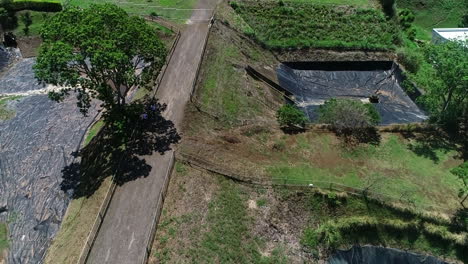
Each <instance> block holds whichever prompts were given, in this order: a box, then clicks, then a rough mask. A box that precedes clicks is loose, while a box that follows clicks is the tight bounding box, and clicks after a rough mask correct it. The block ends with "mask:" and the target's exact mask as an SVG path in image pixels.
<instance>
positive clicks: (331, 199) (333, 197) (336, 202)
mask: <svg viewBox="0 0 468 264" xmlns="http://www.w3.org/2000/svg"><path fill="white" fill-rule="evenodd" d="M327 204H328V205H329V206H331V207H336V206H340V205H341V199H340V197H338V195H337V194H336V193H335V192H329V193H328V194H327Z"/></svg>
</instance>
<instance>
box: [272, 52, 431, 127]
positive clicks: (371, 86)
mask: <svg viewBox="0 0 468 264" xmlns="http://www.w3.org/2000/svg"><path fill="white" fill-rule="evenodd" d="M276 73H277V76H278V80H279V83H280V85H281V86H282V87H283V88H284V89H286V90H287V91H288V92H289V93H291V94H292V95H293V97H294V100H295V103H296V105H297V106H298V107H299V108H301V109H302V110H303V111H304V112H305V113H306V115H307V116H308V117H309V119H310V120H311V121H313V120H315V119H316V118H317V109H318V108H319V106H320V105H322V104H323V103H324V102H325V101H326V100H328V99H331V98H353V99H356V100H361V101H363V102H370V101H372V100H370V98H375V97H376V98H378V102H374V103H375V106H376V108H377V111H378V112H379V113H380V116H381V125H389V124H405V123H415V122H421V121H424V120H425V119H427V116H426V114H425V113H424V112H423V111H422V110H421V109H420V108H419V107H418V106H417V105H416V104H415V102H414V101H413V100H412V99H411V98H410V97H409V96H408V94H407V93H406V92H405V91H404V90H403V89H402V86H401V85H402V82H403V81H404V75H403V74H402V71H401V69H400V68H399V66H398V65H397V64H395V63H393V62H391V61H374V62H293V63H282V64H281V65H280V66H279V67H278V68H277V71H276Z"/></svg>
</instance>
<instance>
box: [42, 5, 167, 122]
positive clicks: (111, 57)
mask: <svg viewBox="0 0 468 264" xmlns="http://www.w3.org/2000/svg"><path fill="white" fill-rule="evenodd" d="M40 35H41V37H42V39H43V44H42V45H41V47H40V49H39V56H38V58H37V62H36V65H35V66H34V70H35V74H36V78H37V79H39V80H40V81H42V82H44V83H50V84H54V85H58V86H60V87H63V88H61V89H60V90H59V91H55V92H52V93H50V94H49V96H50V97H51V98H52V99H54V100H57V101H61V100H62V99H63V98H64V97H65V96H66V95H68V94H69V93H70V92H71V91H74V92H75V94H76V97H77V99H78V103H77V104H78V107H79V108H80V110H81V111H82V112H83V113H86V112H87V110H88V108H89V106H90V102H91V100H92V98H97V99H99V100H101V101H102V102H103V106H104V108H106V109H107V110H114V109H125V108H124V106H125V105H126V97H127V95H128V92H129V91H130V89H132V88H135V87H140V88H141V87H144V86H148V85H150V84H151V83H152V82H151V81H152V80H153V79H154V78H155V77H156V75H157V72H158V71H159V70H160V69H161V67H162V65H163V64H164V59H165V56H166V49H165V47H164V45H163V43H162V42H161V41H160V40H159V39H158V37H157V36H156V32H155V30H154V29H153V28H152V27H151V26H150V25H148V24H147V23H146V22H145V20H144V19H142V18H138V17H134V16H129V15H128V14H127V13H126V12H125V11H124V10H123V9H121V8H119V7H117V6H115V5H111V4H104V5H91V6H90V7H89V8H86V9H78V8H73V7H71V8H68V9H66V10H64V11H62V12H60V13H58V14H56V15H55V16H53V17H52V18H50V19H49V20H48V21H47V22H46V23H44V26H43V28H42V30H41V33H40Z"/></svg>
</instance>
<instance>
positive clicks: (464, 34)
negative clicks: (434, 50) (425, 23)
mask: <svg viewBox="0 0 468 264" xmlns="http://www.w3.org/2000/svg"><path fill="white" fill-rule="evenodd" d="M432 37H433V40H434V38H437V39H440V40H443V41H447V40H468V28H434V29H433V30H432Z"/></svg>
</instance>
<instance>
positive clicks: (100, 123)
mask: <svg viewBox="0 0 468 264" xmlns="http://www.w3.org/2000/svg"><path fill="white" fill-rule="evenodd" d="M103 126H104V120H102V119H101V120H99V121H97V122H96V123H94V124H93V125H92V126H91V127H90V128H89V130H88V132H87V133H86V137H85V140H84V142H83V146H86V145H88V144H89V142H91V140H92V139H93V138H94V137H95V136H96V135H97V133H99V131H101V129H102V127H103Z"/></svg>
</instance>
